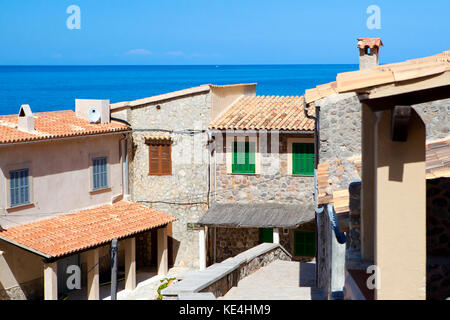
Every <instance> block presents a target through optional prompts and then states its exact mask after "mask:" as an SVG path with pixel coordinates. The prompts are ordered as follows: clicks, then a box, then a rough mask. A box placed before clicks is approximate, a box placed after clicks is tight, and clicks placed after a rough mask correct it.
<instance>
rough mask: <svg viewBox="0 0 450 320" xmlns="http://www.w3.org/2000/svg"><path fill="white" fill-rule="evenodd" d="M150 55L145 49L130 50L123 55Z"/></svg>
mask: <svg viewBox="0 0 450 320" xmlns="http://www.w3.org/2000/svg"><path fill="white" fill-rule="evenodd" d="M151 54H152V53H151V51H148V50H147V49H132V50H128V51H127V52H125V55H127V56H148V55H151Z"/></svg>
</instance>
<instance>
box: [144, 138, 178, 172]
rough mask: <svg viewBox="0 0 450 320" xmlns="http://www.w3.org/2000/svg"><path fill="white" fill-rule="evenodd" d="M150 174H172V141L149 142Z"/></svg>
mask: <svg viewBox="0 0 450 320" xmlns="http://www.w3.org/2000/svg"><path fill="white" fill-rule="evenodd" d="M148 148H149V149H148V154H149V174H150V175H171V174H172V150H171V149H172V148H171V144H170V141H168V142H167V143H160V142H157V141H155V142H150V143H148Z"/></svg>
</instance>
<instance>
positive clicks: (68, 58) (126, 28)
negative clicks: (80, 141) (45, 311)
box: [0, 0, 450, 65]
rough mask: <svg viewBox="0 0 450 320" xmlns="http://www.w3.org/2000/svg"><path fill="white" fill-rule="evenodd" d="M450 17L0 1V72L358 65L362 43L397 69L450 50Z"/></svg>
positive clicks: (217, 4)
mask: <svg viewBox="0 0 450 320" xmlns="http://www.w3.org/2000/svg"><path fill="white" fill-rule="evenodd" d="M71 5H75V6H78V8H79V10H80V16H79V19H78V20H77V21H79V22H80V23H79V29H77V28H73V29H69V28H68V27H67V22H68V20H69V22H70V23H71V26H73V25H75V20H74V16H73V13H74V11H69V13H68V12H67V9H68V7H70V6H71ZM371 5H376V6H377V7H378V8H379V9H380V15H379V17H380V19H379V20H377V21H380V24H379V27H380V28H379V29H378V28H375V29H369V28H368V26H367V20H368V19H369V18H370V17H371V16H372V14H373V12H370V13H367V9H368V7H369V6H371ZM449 18H450V1H448V0H434V1H433V0H428V1H418V0H409V1H405V0H395V1H393V0H389V1H381V0H372V1H365V0H345V1H343V0H340V1H331V0H314V1H312V0H311V1H304V0H257V1H254V0H239V1H238V0H221V1H216V0H209V1H206V0H183V1H181V0H164V1H163V0H158V1H156V0H145V1H144V0H127V1H125V0H70V1H66V0H14V1H12V0H0V40H1V41H0V65H129V64H131V65H133V64H137V65H142V64H146V65H147V64H148V65H161V64H162V65H166V64H169V65H173V64H189V65H191V64H212V65H220V64H311V63H318V64H330V63H336V64H347V63H348V64H355V63H358V55H357V49H356V38H358V37H381V38H382V40H383V43H384V47H383V48H382V49H381V53H380V63H391V62H397V61H402V60H405V59H411V58H418V57H423V56H428V55H432V54H435V53H439V52H442V51H444V50H448V49H450V23H448V21H449ZM371 21H372V22H373V21H374V20H371ZM75 26H76V25H75Z"/></svg>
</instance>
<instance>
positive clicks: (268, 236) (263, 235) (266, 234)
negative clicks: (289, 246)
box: [259, 228, 273, 243]
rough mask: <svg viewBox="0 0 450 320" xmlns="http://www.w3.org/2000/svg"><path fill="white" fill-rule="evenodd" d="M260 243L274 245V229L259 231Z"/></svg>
mask: <svg viewBox="0 0 450 320" xmlns="http://www.w3.org/2000/svg"><path fill="white" fill-rule="evenodd" d="M259 241H260V242H261V243H262V242H269V243H273V228H261V229H259Z"/></svg>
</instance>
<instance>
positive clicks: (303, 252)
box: [294, 231, 316, 257]
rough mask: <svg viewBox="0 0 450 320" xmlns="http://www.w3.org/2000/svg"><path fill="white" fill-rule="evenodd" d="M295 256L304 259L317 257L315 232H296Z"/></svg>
mask: <svg viewBox="0 0 450 320" xmlns="http://www.w3.org/2000/svg"><path fill="white" fill-rule="evenodd" d="M294 255H295V256H303V257H314V256H315V255H316V234H315V233H314V232H303V231H295V232H294Z"/></svg>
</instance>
